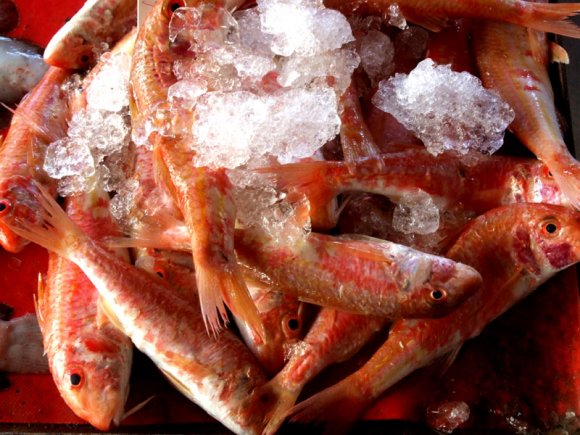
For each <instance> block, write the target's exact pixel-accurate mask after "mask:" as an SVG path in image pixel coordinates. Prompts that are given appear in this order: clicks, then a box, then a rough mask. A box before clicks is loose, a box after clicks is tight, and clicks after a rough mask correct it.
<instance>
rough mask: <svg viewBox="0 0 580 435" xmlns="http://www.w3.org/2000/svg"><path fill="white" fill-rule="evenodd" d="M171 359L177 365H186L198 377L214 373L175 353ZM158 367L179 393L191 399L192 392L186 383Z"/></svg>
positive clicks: (201, 377)
mask: <svg viewBox="0 0 580 435" xmlns="http://www.w3.org/2000/svg"><path fill="white" fill-rule="evenodd" d="M172 360H173V361H174V363H175V364H174V365H179V366H181V367H188V370H189V371H190V372H195V373H196V375H198V379H203V378H206V377H210V376H212V375H215V374H214V373H213V372H212V371H211V370H210V369H208V368H207V367H205V366H203V365H201V364H199V363H197V362H196V361H192V360H188V359H186V358H183V357H182V356H179V355H177V354H174V355H173V356H172ZM159 369H160V370H161V373H162V374H163V376H165V378H167V380H168V381H169V382H170V383H171V385H173V386H174V387H175V388H176V389H177V391H179V392H180V393H181V394H183V395H184V396H185V397H187V398H188V399H190V400H192V397H193V394H192V391H191V389H190V388H189V387H188V386H187V385H185V384H184V383H183V382H181V381H180V380H179V379H177V378H176V377H175V376H173V375H172V374H171V373H169V372H168V371H167V370H165V369H162V368H159Z"/></svg>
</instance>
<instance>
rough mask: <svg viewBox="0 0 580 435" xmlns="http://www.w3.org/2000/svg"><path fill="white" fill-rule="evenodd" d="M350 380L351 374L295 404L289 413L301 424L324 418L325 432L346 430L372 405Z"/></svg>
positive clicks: (341, 432) (333, 432) (344, 431)
mask: <svg viewBox="0 0 580 435" xmlns="http://www.w3.org/2000/svg"><path fill="white" fill-rule="evenodd" d="M349 380H352V376H351V377H348V378H345V379H343V380H342V381H340V382H339V383H337V384H335V385H333V386H332V387H329V388H327V389H326V390H323V391H321V392H319V393H317V394H315V395H314V396H312V397H309V398H308V399H306V400H304V401H303V402H300V403H299V404H298V405H296V406H294V407H293V408H292V409H291V410H290V411H289V412H288V415H291V421H293V422H300V423H310V422H321V421H324V422H325V423H326V425H325V431H324V433H327V434H344V433H347V432H348V431H349V430H350V429H351V428H352V426H353V425H354V424H355V423H356V421H357V420H358V419H359V417H361V416H362V414H363V413H364V412H365V410H366V409H367V408H368V406H369V405H370V404H371V402H370V400H372V399H371V398H370V397H368V396H365V395H363V394H361V393H360V391H359V390H358V389H357V388H356V385H353V384H352V383H351V382H349Z"/></svg>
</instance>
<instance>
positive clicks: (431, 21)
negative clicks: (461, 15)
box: [400, 7, 450, 32]
mask: <svg viewBox="0 0 580 435" xmlns="http://www.w3.org/2000/svg"><path fill="white" fill-rule="evenodd" d="M400 9H401V12H402V13H403V16H404V18H405V20H407V21H410V22H412V23H413V24H416V25H418V26H421V27H424V28H425V29H427V30H430V31H431V32H440V31H441V30H443V29H444V28H445V27H448V26H449V23H450V19H449V18H447V17H438V16H435V15H429V14H418V13H415V12H413V10H408V9H407V8H405V7H400Z"/></svg>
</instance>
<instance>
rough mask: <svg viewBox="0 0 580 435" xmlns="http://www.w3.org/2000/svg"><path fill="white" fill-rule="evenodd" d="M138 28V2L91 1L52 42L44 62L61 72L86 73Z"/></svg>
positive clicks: (117, 0)
mask: <svg viewBox="0 0 580 435" xmlns="http://www.w3.org/2000/svg"><path fill="white" fill-rule="evenodd" d="M136 25H137V2H136V1H134V0H88V1H87V2H86V3H85V4H84V5H83V7H82V8H81V9H80V10H79V11H78V12H77V13H76V14H75V15H74V16H73V17H72V18H71V19H70V20H69V21H68V22H67V23H66V24H65V25H64V26H62V27H61V28H60V30H59V31H58V32H57V33H56V34H55V35H54V36H53V37H52V39H51V40H50V41H49V43H48V45H47V46H46V50H45V51H44V60H45V61H46V63H48V64H49V65H53V66H57V67H59V68H65V69H86V68H88V67H90V66H92V65H94V64H95V63H96V61H97V58H98V55H100V54H101V53H102V52H104V51H107V50H108V49H109V48H110V47H112V46H113V44H115V43H116V42H117V41H119V40H120V39H121V38H122V37H123V36H124V35H125V34H127V33H128V32H129V31H130V30H131V28H132V27H134V26H136Z"/></svg>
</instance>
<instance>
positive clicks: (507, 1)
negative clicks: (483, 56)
mask: <svg viewBox="0 0 580 435" xmlns="http://www.w3.org/2000/svg"><path fill="white" fill-rule="evenodd" d="M395 3H396V4H397V6H398V7H399V9H400V11H401V13H402V14H403V16H404V17H405V19H406V20H407V21H410V22H412V23H415V24H418V25H420V26H422V27H425V28H426V29H428V30H431V31H433V32H438V31H440V30H441V29H443V28H444V27H447V26H448V25H449V24H450V21H451V20H453V19H456V18H477V19H479V20H490V21H502V22H506V23H512V24H515V25H518V26H523V27H529V28H532V29H536V30H540V31H543V32H550V33H555V34H558V35H563V36H569V37H571V38H578V37H580V29H579V28H578V26H577V25H575V24H574V23H572V22H571V21H570V20H568V18H569V17H570V16H573V15H576V14H577V13H578V12H579V11H580V4H578V3H560V4H533V3H530V2H527V1H523V0H469V1H463V2H457V1H451V0H434V1H433V0H432V1H425V0H397V1H394V0H351V1H344V0H325V1H324V4H325V5H326V7H329V8H332V9H337V10H339V11H340V12H342V13H344V14H345V15H352V14H354V13H356V14H363V15H365V14H368V15H383V14H386V13H387V12H388V8H389V6H391V5H393V4H395Z"/></svg>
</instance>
